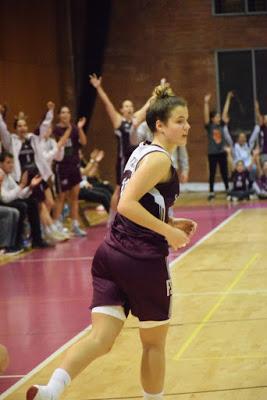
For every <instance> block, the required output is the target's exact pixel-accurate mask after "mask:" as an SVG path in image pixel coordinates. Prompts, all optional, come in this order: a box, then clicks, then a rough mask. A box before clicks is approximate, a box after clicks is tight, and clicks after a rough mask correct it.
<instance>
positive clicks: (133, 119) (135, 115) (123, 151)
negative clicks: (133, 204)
mask: <svg viewBox="0 0 267 400" xmlns="http://www.w3.org/2000/svg"><path fill="white" fill-rule="evenodd" d="M89 78H90V83H91V85H92V86H94V87H95V88H96V90H97V93H98V95H99V97H100V99H101V100H102V102H103V103H104V105H105V108H106V111H107V114H108V116H109V118H110V120H111V123H112V125H113V128H114V133H115V136H116V138H117V161H116V188H115V191H114V193H113V195H112V198H111V210H110V218H109V224H110V223H111V222H112V221H113V219H114V215H115V212H116V210H117V205H118V201H119V194H120V185H121V181H122V174H123V170H124V167H125V165H126V163H127V161H128V159H129V157H130V155H131V153H132V151H133V150H134V149H135V147H136V145H137V144H138V142H137V139H136V138H135V137H134V135H133V134H132V132H133V130H132V125H133V123H134V124H135V125H136V126H138V125H139V124H140V123H141V122H142V121H143V120H144V119H145V113H146V110H147V108H148V106H149V101H147V102H146V104H145V105H144V106H143V107H142V108H141V109H140V110H139V111H136V112H134V106H133V103H132V102H131V101H130V100H124V101H123V102H122V105H121V109H120V112H119V111H117V110H116V108H115V107H114V105H113V103H112V102H111V100H110V98H109V97H108V95H107V93H106V92H105V90H104V88H103V86H102V78H101V77H99V78H97V76H96V74H93V75H90V76H89Z"/></svg>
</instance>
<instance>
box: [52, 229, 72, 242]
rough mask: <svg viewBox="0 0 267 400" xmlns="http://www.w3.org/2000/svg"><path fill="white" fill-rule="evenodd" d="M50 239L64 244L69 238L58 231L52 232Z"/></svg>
mask: <svg viewBox="0 0 267 400" xmlns="http://www.w3.org/2000/svg"><path fill="white" fill-rule="evenodd" d="M51 237H52V238H53V239H54V240H56V241H57V242H65V241H66V240H69V239H70V237H69V236H68V235H67V234H66V233H63V232H59V231H53V232H52V233H51Z"/></svg>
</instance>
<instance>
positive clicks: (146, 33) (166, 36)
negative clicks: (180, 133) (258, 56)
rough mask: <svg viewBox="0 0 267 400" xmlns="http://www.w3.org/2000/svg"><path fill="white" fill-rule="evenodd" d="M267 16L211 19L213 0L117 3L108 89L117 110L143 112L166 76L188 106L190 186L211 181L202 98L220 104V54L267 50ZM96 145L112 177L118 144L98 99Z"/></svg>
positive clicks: (116, 0) (106, 79) (91, 135)
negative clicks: (129, 107) (128, 105)
mask: <svg viewBox="0 0 267 400" xmlns="http://www.w3.org/2000/svg"><path fill="white" fill-rule="evenodd" d="M266 20H267V16H266V15H263V16H235V17H233V16H231V17H214V16H212V9H211V1H210V0H204V1H199V0H186V1H185V0H183V1H182V0H181V1H179V0H134V1H124V0H113V1H112V15H111V25H110V33H109V37H108V45H107V48H106V52H105V60H104V65H103V84H104V87H105V89H106V90H107V92H108V94H109V95H110V97H111V99H112V101H113V102H114V104H115V105H116V107H117V108H119V107H120V103H121V100H123V99H126V98H129V99H132V100H133V101H134V103H135V105H136V108H139V107H140V106H141V105H142V104H143V103H144V102H145V100H146V98H147V97H148V96H149V95H150V93H151V91H152V88H153V86H154V85H155V84H157V83H158V82H159V80H160V78H161V77H166V78H168V80H169V81H170V82H171V84H172V86H173V87H174V89H175V90H176V92H177V93H178V94H180V95H182V96H184V97H185V98H186V99H187V100H188V103H189V111H190V124H191V134H190V139H189V144H188V149H189V154H190V164H191V174H190V180H191V181H207V163H206V136H205V132H204V130H203V116H202V115H203V111H202V108H203V96H204V95H205V93H206V92H211V93H212V95H213V102H214V103H215V100H216V80H215V58H214V50H215V49H226V48H228V49H229V48H231V49H233V48H236V49H242V48H251V47H267V24H266ZM88 135H89V141H90V146H91V147H93V146H96V145H98V146H101V147H103V148H104V150H105V151H106V159H105V162H104V164H103V168H102V170H103V175H104V176H106V177H108V178H113V177H114V157H115V139H114V137H113V132H112V127H111V124H110V122H109V119H108V117H107V116H106V114H105V111H104V107H103V105H102V104H101V103H100V101H99V100H97V102H96V107H95V110H94V113H93V117H92V121H91V124H90V127H89V133H88Z"/></svg>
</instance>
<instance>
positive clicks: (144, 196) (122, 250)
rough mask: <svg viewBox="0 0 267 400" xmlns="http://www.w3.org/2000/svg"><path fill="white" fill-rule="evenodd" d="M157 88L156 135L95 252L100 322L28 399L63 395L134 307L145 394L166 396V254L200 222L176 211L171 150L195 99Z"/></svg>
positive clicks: (129, 170) (138, 158) (151, 115)
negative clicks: (173, 207)
mask: <svg viewBox="0 0 267 400" xmlns="http://www.w3.org/2000/svg"><path fill="white" fill-rule="evenodd" d="M155 93H156V98H155V99H154V100H153V101H152V102H151V105H150V106H149V109H148V111H147V116H146V120H147V123H148V126H149V128H150V129H151V131H152V132H153V133H154V139H153V142H152V144H146V143H141V144H140V145H139V147H138V148H137V149H136V150H135V151H134V152H133V153H132V155H131V156H130V158H129V160H128V162H127V165H126V167H125V171H124V174H123V180H122V185H121V197H120V201H119V204H118V213H117V214H116V217H115V220H114V222H113V224H112V227H111V229H110V231H109V233H108V235H107V237H106V239H105V241H104V242H103V243H102V244H101V245H100V247H99V248H98V250H97V251H96V254H95V257H94V260H93V265H92V275H93V288H94V293H93V301H92V305H91V308H92V330H91V332H90V334H89V336H88V337H85V338H84V339H82V340H81V341H80V342H79V343H77V344H75V345H74V346H73V347H72V348H71V349H70V350H69V351H68V353H67V355H66V357H65V359H64V360H63V362H62V364H61V366H60V368H58V369H56V370H55V372H54V373H53V375H52V377H51V379H50V381H49V383H48V385H46V386H32V387H31V388H30V389H29V390H28V392H27V400H33V399H34V400H48V399H49V400H52V399H53V400H57V399H59V397H60V395H61V394H62V393H63V391H64V389H65V387H66V386H67V385H68V384H69V383H70V382H71V379H73V378H75V377H76V376H77V375H78V374H79V373H80V372H81V371H82V370H83V369H84V368H85V367H87V365H88V364H90V363H91V362H92V361H93V360H95V359H96V358H98V357H100V356H102V355H104V354H106V353H108V352H109V350H110V349H111V347H112V346H113V343H114V341H115V339H116V337H117V336H118V335H119V333H120V331H121V329H122V327H123V324H124V321H125V319H126V318H127V315H128V313H129V311H131V313H132V314H133V315H134V316H136V317H137V318H138V319H139V331H140V338H141V341H142V345H143V355H142V362H141V382H142V386H143V389H144V397H143V398H144V399H145V400H148V399H149V400H162V399H163V383H164V372H165V350H164V349H165V340H166V335H167V331H168V325H169V320H170V300H171V281H170V276H169V272H168V266H167V264H166V257H167V255H168V247H169V246H171V247H172V248H173V249H175V250H177V249H178V248H180V247H183V246H186V245H187V244H188V243H189V241H190V237H191V235H192V234H193V233H194V232H195V229H196V224H195V222H193V221H192V220H185V219H184V220H179V219H175V218H173V219H169V218H168V209H169V207H170V206H171V205H172V204H173V202H174V200H175V198H176V197H177V196H178V194H179V182H178V176H177V172H176V170H175V168H174V167H173V166H172V164H171V158H170V154H171V153H172V152H173V151H174V150H175V148H176V146H184V145H185V144H186V142H187V136H188V132H189V128H190V126H189V124H188V109H187V105H186V102H185V100H183V99H181V98H178V97H176V96H174V95H173V93H172V91H171V89H170V88H166V87H162V86H159V87H158V89H157V90H156V91H155Z"/></svg>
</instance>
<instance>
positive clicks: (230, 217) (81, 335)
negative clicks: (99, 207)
mask: <svg viewBox="0 0 267 400" xmlns="http://www.w3.org/2000/svg"><path fill="white" fill-rule="evenodd" d="M242 211H243V210H242V209H240V210H237V211H235V212H234V213H233V214H231V215H230V216H229V217H227V218H226V219H225V220H223V221H222V222H221V223H220V224H219V225H217V226H216V227H215V228H213V229H212V230H211V231H210V232H208V233H207V234H206V235H204V236H203V237H202V238H201V239H200V240H199V241H197V242H196V243H195V244H194V245H193V246H192V247H190V248H189V249H187V250H186V251H184V252H183V253H182V254H180V255H178V257H176V258H175V259H174V260H173V261H172V262H171V263H170V264H169V266H170V268H173V267H174V265H175V264H177V263H178V262H179V261H180V260H182V259H183V258H184V257H185V256H186V255H187V254H189V253H191V252H192V251H193V250H194V249H195V248H197V247H198V246H199V245H200V244H201V243H203V242H204V241H205V240H207V239H208V238H209V237H211V236H212V235H213V234H214V233H216V232H217V231H218V230H219V229H221V228H222V227H223V226H225V225H226V224H227V223H228V222H230V221H231V220H232V219H233V218H235V217H236V216H237V215H239V214H240V213H241V212H242ZM89 329H90V328H86V329H84V330H82V331H81V332H80V333H78V334H77V335H76V336H74V338H72V339H71V340H69V341H68V342H67V343H65V344H64V345H63V346H61V347H60V348H59V349H58V350H56V351H55V352H54V353H53V354H51V355H50V356H49V357H48V358H46V359H45V360H44V361H43V362H41V363H40V364H38V365H37V366H36V367H35V368H34V369H32V370H31V371H30V372H29V373H28V374H27V375H25V376H24V377H23V378H22V379H20V380H19V381H18V382H16V383H15V384H14V385H12V386H11V387H10V388H9V389H7V390H6V391H5V392H4V393H2V395H0V399H1V400H2V399H5V398H6V397H7V396H9V395H10V394H11V393H13V392H14V391H15V390H17V389H18V388H19V387H20V386H22V385H23V384H24V383H25V382H27V381H28V380H29V379H30V378H31V377H32V376H33V375H34V374H36V373H37V372H39V371H40V370H41V369H42V368H43V367H45V366H46V365H47V364H49V363H50V362H51V361H52V360H54V359H55V358H56V357H57V356H59V355H60V354H61V353H62V352H63V351H64V350H66V349H67V348H68V347H70V346H71V345H72V344H74V343H75V342H77V341H78V340H79V339H81V338H82V337H83V336H84V335H85V334H86V333H87V332H88V330H89Z"/></svg>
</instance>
